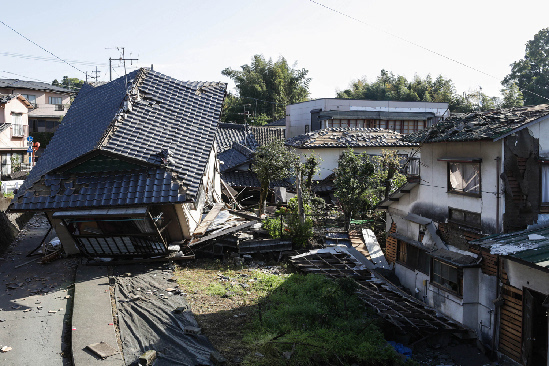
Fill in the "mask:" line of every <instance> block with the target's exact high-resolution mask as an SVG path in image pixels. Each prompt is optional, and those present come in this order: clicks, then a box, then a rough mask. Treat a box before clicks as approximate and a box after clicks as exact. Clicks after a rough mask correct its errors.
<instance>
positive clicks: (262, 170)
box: [252, 140, 299, 214]
mask: <svg viewBox="0 0 549 366" xmlns="http://www.w3.org/2000/svg"><path fill="white" fill-rule="evenodd" d="M298 160H299V158H298V156H297V154H296V153H294V152H293V151H291V150H290V149H289V148H287V147H286V146H284V141H282V140H273V141H272V142H270V143H268V144H266V145H263V146H261V147H259V148H258V149H257V151H256V153H255V155H254V160H253V163H252V171H253V172H254V173H255V174H256V175H257V179H259V183H260V184H261V188H260V195H259V213H260V214H263V213H264V212H265V202H266V201H267V194H268V193H269V186H270V185H271V182H272V181H276V180H282V179H286V178H289V177H290V176H292V175H293V174H294V168H295V166H296V164H297V162H298Z"/></svg>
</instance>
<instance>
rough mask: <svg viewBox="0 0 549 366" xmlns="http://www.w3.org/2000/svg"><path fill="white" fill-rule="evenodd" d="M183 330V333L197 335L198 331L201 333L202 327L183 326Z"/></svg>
mask: <svg viewBox="0 0 549 366" xmlns="http://www.w3.org/2000/svg"><path fill="white" fill-rule="evenodd" d="M183 331H184V332H185V334H190V335H199V334H200V333H202V328H198V327H191V326H186V327H184V328H183Z"/></svg>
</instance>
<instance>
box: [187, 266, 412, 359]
mask: <svg viewBox="0 0 549 366" xmlns="http://www.w3.org/2000/svg"><path fill="white" fill-rule="evenodd" d="M176 278H177V282H178V283H179V285H180V288H181V290H182V291H183V292H185V294H186V295H185V297H186V299H187V301H189V303H190V305H191V310H192V312H193V313H194V315H195V316H196V319H197V321H198V323H199V325H200V327H201V328H202V331H203V333H204V334H205V335H207V336H208V338H209V339H210V341H211V342H212V343H213V344H214V346H215V347H216V348H217V349H218V350H219V352H220V353H221V354H222V355H223V356H224V357H225V358H226V359H227V361H228V365H353V364H356V365H399V364H401V363H402V361H401V358H400V357H399V356H398V355H397V354H396V353H395V352H394V350H393V349H392V347H389V346H387V343H386V341H385V340H384V338H383V334H382V332H381V331H380V329H379V326H378V322H379V321H380V320H379V318H377V317H376V316H375V315H374V314H373V313H370V312H369V311H368V310H367V308H366V307H365V305H364V304H363V303H362V302H361V301H360V300H359V299H358V298H357V297H356V296H355V294H354V291H355V288H356V283H355V282H354V281H353V280H351V279H340V280H332V279H329V278H326V277H324V276H322V275H314V274H309V275H303V274H296V273H293V274H292V273H289V271H288V270H287V269H286V268H285V267H284V266H282V267H281V266H265V265H261V266H258V265H257V264H251V265H250V266H244V267H237V266H234V265H227V264H223V263H221V262H220V261H211V260H198V261H195V262H191V263H188V264H187V265H186V266H184V267H179V268H178V270H177V271H176Z"/></svg>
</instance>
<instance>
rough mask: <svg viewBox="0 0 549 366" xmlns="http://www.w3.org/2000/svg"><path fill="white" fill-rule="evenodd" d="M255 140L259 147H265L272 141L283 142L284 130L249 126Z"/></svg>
mask: <svg viewBox="0 0 549 366" xmlns="http://www.w3.org/2000/svg"><path fill="white" fill-rule="evenodd" d="M250 130H251V131H252V133H253V134H254V137H255V140H256V141H257V143H258V144H259V146H263V145H267V144H268V143H269V142H272V141H274V140H284V139H285V138H286V134H285V130H284V129H282V128H276V127H265V126H250Z"/></svg>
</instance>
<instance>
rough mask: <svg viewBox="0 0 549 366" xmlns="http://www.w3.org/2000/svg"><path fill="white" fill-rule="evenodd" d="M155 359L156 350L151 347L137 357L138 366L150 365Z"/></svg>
mask: <svg viewBox="0 0 549 366" xmlns="http://www.w3.org/2000/svg"><path fill="white" fill-rule="evenodd" d="M154 360H156V351H155V350H153V349H150V350H148V351H147V352H145V353H143V354H142V355H141V356H140V357H139V365H140V366H150V365H152V364H153V362H154Z"/></svg>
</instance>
